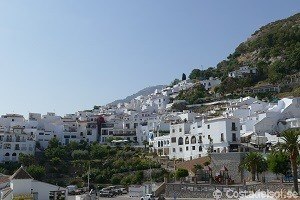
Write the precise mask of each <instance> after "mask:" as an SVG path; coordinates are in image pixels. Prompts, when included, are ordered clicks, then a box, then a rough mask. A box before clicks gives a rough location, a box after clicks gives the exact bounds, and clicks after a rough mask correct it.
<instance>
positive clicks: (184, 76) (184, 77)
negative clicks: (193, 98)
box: [181, 73, 186, 81]
mask: <svg viewBox="0 0 300 200" xmlns="http://www.w3.org/2000/svg"><path fill="white" fill-rule="evenodd" d="M181 80H183V81H185V80H186V75H185V73H183V74H182V78H181Z"/></svg>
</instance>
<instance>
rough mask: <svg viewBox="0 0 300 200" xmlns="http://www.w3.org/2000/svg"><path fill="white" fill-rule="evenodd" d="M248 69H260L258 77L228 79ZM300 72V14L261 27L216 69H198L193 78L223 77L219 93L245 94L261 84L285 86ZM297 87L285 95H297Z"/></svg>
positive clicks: (195, 70)
mask: <svg viewBox="0 0 300 200" xmlns="http://www.w3.org/2000/svg"><path fill="white" fill-rule="evenodd" d="M245 65H247V66H250V67H257V70H258V74H257V75H255V76H248V77H245V78H229V77H228V73H229V72H230V71H233V70H236V69H239V67H241V66H245ZM299 70H300V13H298V14H296V15H294V16H291V17H289V18H287V19H283V20H278V21H275V22H272V23H269V24H267V25H265V26H263V27H261V28H260V29H259V30H257V31H255V32H254V33H253V34H252V35H251V37H250V38H248V39H247V40H246V41H245V42H243V43H241V44H240V45H239V46H238V47H237V48H236V49H235V51H234V52H233V53H232V54H230V55H229V56H228V57H227V59H226V60H223V61H221V62H220V63H218V65H217V66H216V67H215V68H213V67H210V68H208V69H206V70H200V69H194V70H193V71H192V72H191V74H190V75H189V78H190V79H207V78H209V77H219V78H220V79H221V80H222V83H221V85H220V86H219V87H217V88H216V89H215V92H219V93H221V94H226V93H233V92H235V91H241V89H243V88H244V87H251V86H255V85H257V84H258V83H263V84H267V83H270V84H281V83H283V82H286V81H288V80H289V78H290V76H292V75H298V76H299V75H300V73H299ZM296 87H298V86H292V87H291V88H288V90H289V91H288V90H286V91H284V92H287V91H288V92H292V91H295V90H296V89H297V88H296ZM284 89H285V88H284ZM289 94H290V93H289ZM291 94H295V92H293V93H291ZM201 97H203V96H201ZM185 98H187V97H185Z"/></svg>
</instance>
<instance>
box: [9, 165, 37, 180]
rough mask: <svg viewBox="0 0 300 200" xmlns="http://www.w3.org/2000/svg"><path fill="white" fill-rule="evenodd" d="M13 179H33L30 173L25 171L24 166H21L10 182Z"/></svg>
mask: <svg viewBox="0 0 300 200" xmlns="http://www.w3.org/2000/svg"><path fill="white" fill-rule="evenodd" d="M12 179H33V178H32V176H30V174H28V172H26V171H25V169H24V168H23V166H21V167H20V168H19V169H18V170H17V171H16V172H15V173H14V174H13V175H12V176H11V177H10V180H12Z"/></svg>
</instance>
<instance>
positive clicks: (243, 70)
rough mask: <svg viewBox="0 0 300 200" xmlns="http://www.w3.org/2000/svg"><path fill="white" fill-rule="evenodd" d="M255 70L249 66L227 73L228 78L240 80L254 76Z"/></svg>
mask: <svg viewBox="0 0 300 200" xmlns="http://www.w3.org/2000/svg"><path fill="white" fill-rule="evenodd" d="M256 73H257V69H256V68H255V67H253V68H251V67H249V66H243V67H240V68H239V69H238V70H235V71H232V72H229V73H228V77H232V78H241V77H244V76H246V75H249V74H256Z"/></svg>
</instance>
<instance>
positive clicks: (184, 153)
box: [151, 118, 240, 160]
mask: <svg viewBox="0 0 300 200" xmlns="http://www.w3.org/2000/svg"><path fill="white" fill-rule="evenodd" d="M239 126H240V125H239V119H235V118H214V119H210V120H202V121H199V122H181V123H173V124H171V125H170V134H169V135H166V136H159V137H155V138H154V140H153V141H152V143H151V144H153V148H154V150H155V151H156V152H158V153H159V154H162V155H164V156H168V157H169V158H170V159H174V158H175V159H184V160H191V159H195V158H199V157H201V156H206V155H207V154H208V153H209V151H211V152H219V153H221V152H223V153H224V152H229V151H231V150H233V149H235V150H237V147H238V145H239V144H240V129H239Z"/></svg>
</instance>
